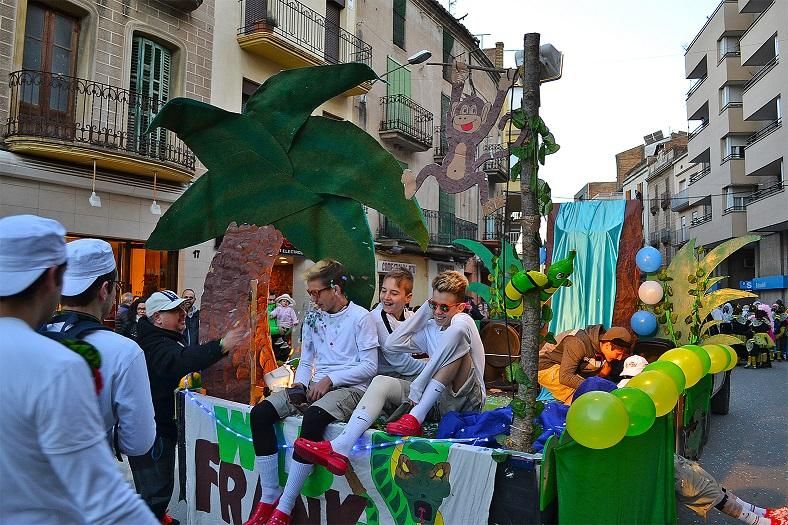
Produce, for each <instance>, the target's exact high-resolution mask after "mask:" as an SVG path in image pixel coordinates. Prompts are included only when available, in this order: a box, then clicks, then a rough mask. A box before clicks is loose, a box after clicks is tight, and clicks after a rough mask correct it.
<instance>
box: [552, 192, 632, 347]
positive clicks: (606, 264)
mask: <svg viewBox="0 0 788 525" xmlns="http://www.w3.org/2000/svg"><path fill="white" fill-rule="evenodd" d="M625 208H626V201H625V200H615V201H613V200H600V201H582V202H569V203H562V204H561V207H560V208H559V209H558V215H557V216H556V219H555V229H554V234H553V256H552V260H553V261H558V260H560V259H563V258H564V257H566V256H567V254H568V253H569V251H570V250H575V251H576V252H577V256H576V257H575V269H574V273H573V274H572V278H571V279H572V283H573V284H572V286H571V287H569V288H559V289H558V291H557V292H556V294H555V296H553V305H552V307H553V319H552V321H551V322H550V331H551V332H553V333H554V334H558V333H560V332H563V331H565V330H572V329H575V328H585V327H586V326H589V325H592V324H603V325H604V326H605V328H609V327H610V323H611V321H612V320H613V308H614V306H615V302H616V264H617V262H618V241H619V240H620V238H621V230H622V229H623V226H624V209H625Z"/></svg>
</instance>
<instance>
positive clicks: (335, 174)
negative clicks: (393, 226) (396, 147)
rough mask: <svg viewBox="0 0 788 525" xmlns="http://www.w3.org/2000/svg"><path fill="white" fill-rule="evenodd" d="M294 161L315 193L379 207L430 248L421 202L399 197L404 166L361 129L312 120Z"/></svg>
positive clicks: (298, 175) (297, 173) (295, 149)
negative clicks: (420, 206) (419, 203)
mask: <svg viewBox="0 0 788 525" xmlns="http://www.w3.org/2000/svg"><path fill="white" fill-rule="evenodd" d="M290 157H291V158H292V161H293V171H294V173H295V178H296V180H297V181H298V182H300V183H301V184H303V185H305V186H308V187H309V188H310V189H311V190H312V191H314V192H315V193H320V194H327V195H340V196H342V197H347V198H349V199H353V200H355V201H358V202H361V203H363V204H365V205H366V206H369V207H370V208H374V209H376V210H377V211H379V212H380V213H382V214H384V215H385V216H386V217H387V218H389V219H391V220H392V221H394V222H396V223H397V224H398V225H399V227H400V228H401V229H402V231H403V232H405V233H406V234H407V235H408V236H410V237H411V238H412V239H414V240H415V241H416V242H418V243H419V245H420V246H421V247H422V249H426V248H427V244H428V243H429V233H428V232H427V226H426V223H425V221H424V216H423V215H422V212H421V208H419V205H418V203H417V202H416V200H415V199H410V200H408V199H399V198H394V197H399V196H400V195H401V194H402V182H401V178H402V167H401V166H400V164H399V163H398V162H397V161H396V159H394V157H392V156H391V154H390V153H389V152H388V151H386V150H384V149H382V148H380V147H379V146H378V144H377V142H376V141H375V139H373V138H372V137H371V136H369V135H368V134H367V133H364V131H362V130H361V129H360V128H359V127H357V126H355V125H354V124H352V123H350V122H340V121H337V120H332V119H327V118H323V117H310V118H309V119H308V120H307V122H306V125H304V127H303V128H302V129H301V132H300V133H299V134H298V137H297V139H296V141H295V143H294V144H293V148H292V149H291V150H290ZM403 201H404V202H403Z"/></svg>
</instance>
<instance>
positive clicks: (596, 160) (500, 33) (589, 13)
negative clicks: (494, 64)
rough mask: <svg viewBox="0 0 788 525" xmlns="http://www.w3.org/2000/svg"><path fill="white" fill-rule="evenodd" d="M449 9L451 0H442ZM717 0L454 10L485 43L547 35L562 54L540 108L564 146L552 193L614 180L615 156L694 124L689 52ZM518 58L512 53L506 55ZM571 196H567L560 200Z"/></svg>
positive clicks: (474, 4)
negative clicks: (689, 106) (558, 74)
mask: <svg viewBox="0 0 788 525" xmlns="http://www.w3.org/2000/svg"><path fill="white" fill-rule="evenodd" d="M441 2H442V3H443V5H444V6H447V7H448V0H441ZM718 3H719V0H689V1H688V0H659V1H658V0H645V1H640V0H627V1H624V0H600V1H596V2H588V1H585V0H456V2H455V3H454V6H453V7H452V12H453V14H454V16H456V17H458V18H459V17H462V16H463V15H465V14H467V15H468V16H467V17H465V18H464V19H463V20H462V23H463V24H465V26H466V27H468V29H469V30H470V31H471V32H472V33H474V34H477V35H479V34H481V33H490V35H488V36H484V37H481V36H480V38H483V45H484V47H493V46H494V45H495V42H496V41H502V42H503V43H504V47H505V49H507V50H509V49H511V50H514V49H521V48H522V46H523V34H524V33H526V32H536V33H540V34H541V42H542V43H543V44H544V43H551V44H553V45H554V46H555V47H556V48H558V49H559V50H560V51H562V52H563V53H564V72H563V77H562V78H561V79H560V80H557V81H554V82H550V83H547V84H543V85H542V107H541V109H540V114H541V115H542V117H543V118H544V120H545V122H546V124H547V125H548V126H549V127H550V129H551V131H552V132H553V133H554V134H555V136H556V139H557V141H558V143H559V144H560V145H561V150H560V151H559V152H558V153H557V154H555V155H553V156H552V157H549V158H548V159H547V164H546V166H545V168H543V169H542V170H541V171H540V176H542V177H543V178H544V179H545V180H547V182H548V183H549V184H550V186H551V187H552V190H553V200H554V201H560V200H566V199H565V198H568V197H572V196H573V195H574V194H575V192H577V191H578V190H579V189H580V187H581V186H582V185H583V184H585V183H586V182H590V181H599V180H615V178H616V165H615V158H614V155H615V154H616V153H618V152H620V151H623V150H625V149H628V148H630V147H632V146H635V145H637V144H640V143H642V141H643V136H644V135H646V134H649V133H651V132H653V131H657V130H660V129H661V130H662V131H664V132H665V133H666V134H667V133H668V132H669V131H671V130H673V131H676V130H684V131H686V130H687V116H686V115H687V113H686V108H685V97H686V93H687V90H688V89H689V86H690V85H691V83H690V81H688V80H686V79H685V78H684V50H683V48H682V45H683V46H686V45H688V44H689V43H690V42H691V41H692V39H693V38H694V37H695V35H696V34H697V33H698V31H700V29H701V27H702V26H703V24H704V23H705V22H706V17H707V16H709V15H711V13H712V11H713V10H714V8H715V7H716V6H717V4H718ZM505 58H506V65H507V66H509V65H512V66H513V65H514V53H513V52H507V53H505ZM562 197H563V198H562Z"/></svg>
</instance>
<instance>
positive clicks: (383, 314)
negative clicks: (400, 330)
mask: <svg viewBox="0 0 788 525" xmlns="http://www.w3.org/2000/svg"><path fill="white" fill-rule="evenodd" d="M380 317H381V318H382V319H383V324H384V325H386V330H388V331H389V333H391V332H393V331H394V330H393V329H392V328H391V323H390V322H389V316H388V315H386V312H384V311H383V308H382V307H381V309H380Z"/></svg>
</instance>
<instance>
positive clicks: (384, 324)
mask: <svg viewBox="0 0 788 525" xmlns="http://www.w3.org/2000/svg"><path fill="white" fill-rule="evenodd" d="M412 297H413V274H412V273H410V272H409V271H408V270H405V269H403V268H396V269H394V270H391V271H390V272H388V273H387V274H386V275H384V276H383V285H382V286H381V287H380V296H379V300H380V304H378V305H377V306H376V307H375V308H373V309H372V312H371V314H372V319H374V321H375V327H376V328H377V330H378V341H379V342H380V347H379V350H378V374H384V375H387V376H391V377H397V378H401V379H409V380H413V379H414V378H415V377H416V376H417V375H419V373H421V371H422V370H424V365H425V362H424V361H419V360H418V359H414V358H413V357H412V356H411V355H410V354H408V353H405V352H394V351H390V350H386V348H385V346H386V339H387V338H388V336H389V334H391V333H392V332H393V331H394V330H396V328H397V327H398V326H399V325H400V324H402V323H403V322H404V321H405V320H406V319H409V318H410V317H413V315H414V312H412V311H410V310H408V309H407V305H408V303H410V300H411V298H412Z"/></svg>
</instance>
